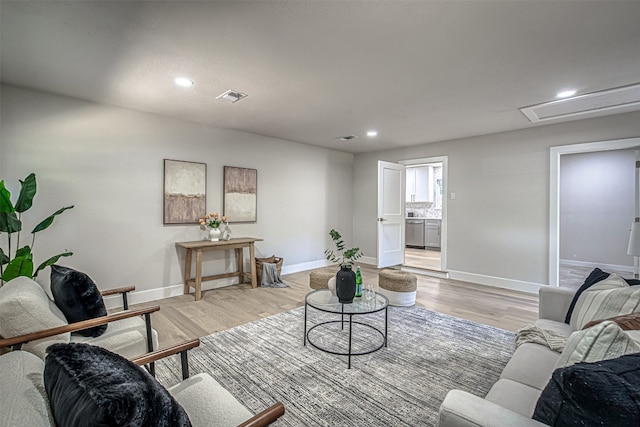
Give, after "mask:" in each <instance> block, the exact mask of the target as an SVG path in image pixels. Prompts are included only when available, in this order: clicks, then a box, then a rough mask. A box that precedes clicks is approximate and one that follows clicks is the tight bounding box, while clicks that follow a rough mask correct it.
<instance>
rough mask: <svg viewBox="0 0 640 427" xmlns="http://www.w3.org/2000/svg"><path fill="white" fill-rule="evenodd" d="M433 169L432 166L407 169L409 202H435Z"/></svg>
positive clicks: (407, 196) (407, 195) (407, 197)
mask: <svg viewBox="0 0 640 427" xmlns="http://www.w3.org/2000/svg"><path fill="white" fill-rule="evenodd" d="M431 169H432V168H431V167H430V166H418V167H409V168H407V169H406V177H407V186H406V189H407V193H406V201H407V202H432V201H433V200H432V199H433V197H432V195H433V191H432V190H433V184H432V181H433V179H432V177H433V171H432V170H431ZM430 174H431V176H430Z"/></svg>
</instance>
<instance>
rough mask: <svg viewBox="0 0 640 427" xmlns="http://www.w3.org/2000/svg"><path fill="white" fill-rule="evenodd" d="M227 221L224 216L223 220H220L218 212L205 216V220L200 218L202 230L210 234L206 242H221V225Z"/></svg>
mask: <svg viewBox="0 0 640 427" xmlns="http://www.w3.org/2000/svg"><path fill="white" fill-rule="evenodd" d="M226 221H227V217H226V216H224V215H223V216H222V218H220V217H219V216H218V212H211V213H209V214H207V215H205V217H204V218H200V228H201V229H203V230H205V231H207V232H208V233H207V236H206V238H205V240H211V241H212V242H217V241H219V240H220V235H221V234H222V232H221V231H220V224H222V223H224V222H226Z"/></svg>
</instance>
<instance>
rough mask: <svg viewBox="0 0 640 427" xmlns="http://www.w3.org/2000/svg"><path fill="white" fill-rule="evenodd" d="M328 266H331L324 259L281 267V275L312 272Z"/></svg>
mask: <svg viewBox="0 0 640 427" xmlns="http://www.w3.org/2000/svg"><path fill="white" fill-rule="evenodd" d="M329 265H331V263H330V262H329V261H327V260H326V259H321V260H317V261H310V262H302V263H300V264H293V265H283V266H282V275H285V274H292V273H298V272H300V271H306V270H313V269H314V268H322V267H327V266H329Z"/></svg>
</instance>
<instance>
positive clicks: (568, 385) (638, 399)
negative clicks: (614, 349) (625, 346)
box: [533, 353, 640, 427]
mask: <svg viewBox="0 0 640 427" xmlns="http://www.w3.org/2000/svg"><path fill="white" fill-rule="evenodd" d="M533 419H534V420H537V421H540V422H542V423H544V424H547V425H550V426H556V427H565V426H582V427H589V426H607V427H618V426H619V427H623V426H624V427H628V426H640V354H638V353H636V354H630V355H627V356H622V357H619V358H617V359H609V360H603V361H600V362H595V363H578V364H576V365H571V366H568V367H565V368H560V369H556V370H555V371H554V372H553V375H552V377H551V380H549V383H548V384H547V386H546V387H545V389H544V390H543V391H542V394H541V395H540V398H539V399H538V403H537V404H536V409H535V411H534V413H533Z"/></svg>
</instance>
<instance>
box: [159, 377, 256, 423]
mask: <svg viewBox="0 0 640 427" xmlns="http://www.w3.org/2000/svg"><path fill="white" fill-rule="evenodd" d="M168 390H169V393H171V395H172V396H173V397H174V398H175V399H176V400H177V401H178V403H179V404H180V405H181V406H182V407H183V408H184V410H185V411H186V412H187V415H188V416H189V420H191V424H192V425H193V426H194V427H198V426H217V427H232V426H237V425H240V424H242V423H243V422H245V421H246V420H248V419H249V418H251V417H252V416H253V414H252V413H251V412H249V410H248V409H247V408H245V407H244V406H243V405H242V404H241V403H240V402H238V401H237V400H236V398H235V397H233V396H232V395H231V393H229V392H228V391H227V390H226V389H225V388H224V387H222V386H221V385H220V384H219V383H218V382H217V381H216V380H214V379H213V378H212V377H211V376H210V375H208V374H198V375H194V376H192V377H190V378H187V379H186V380H184V381H182V382H181V383H178V384H177V385H175V386H173V387H170V388H169V389H168Z"/></svg>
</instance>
